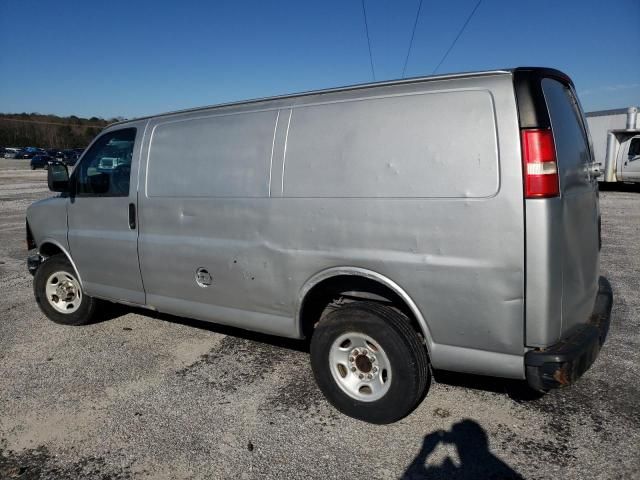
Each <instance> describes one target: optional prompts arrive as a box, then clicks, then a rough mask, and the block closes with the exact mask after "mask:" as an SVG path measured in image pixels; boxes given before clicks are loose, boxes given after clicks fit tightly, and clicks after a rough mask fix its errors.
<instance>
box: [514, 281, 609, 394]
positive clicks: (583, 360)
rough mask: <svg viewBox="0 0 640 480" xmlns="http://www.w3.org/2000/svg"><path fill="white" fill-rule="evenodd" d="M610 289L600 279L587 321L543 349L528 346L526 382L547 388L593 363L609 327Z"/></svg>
mask: <svg viewBox="0 0 640 480" xmlns="http://www.w3.org/2000/svg"><path fill="white" fill-rule="evenodd" d="M612 305H613V292H612V290H611V285H610V284H609V282H608V280H607V279H606V278H604V277H600V279H599V289H598V295H597V297H596V302H595V305H594V308H593V313H592V314H591V317H590V319H589V323H587V324H585V325H583V326H581V327H580V329H579V330H577V331H576V332H574V333H573V334H572V335H570V336H569V337H567V338H565V339H564V340H562V341H560V342H558V343H556V344H555V345H552V346H551V347H548V348H546V349H544V350H531V351H529V352H527V353H526V354H525V357H524V363H525V367H526V376H527V382H528V383H529V386H531V388H533V389H535V390H539V391H546V390H550V389H552V388H558V387H564V386H566V385H570V384H571V383H574V382H575V381H576V380H577V379H578V378H580V377H581V376H582V374H583V373H584V372H586V371H587V370H588V369H589V367H590V366H591V365H592V364H593V362H594V361H595V359H596V358H597V357H598V354H599V353H600V348H601V347H602V345H603V344H604V341H605V339H606V337H607V332H608V331H609V323H610V321H611V306H612Z"/></svg>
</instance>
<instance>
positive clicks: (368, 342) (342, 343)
mask: <svg viewBox="0 0 640 480" xmlns="http://www.w3.org/2000/svg"><path fill="white" fill-rule="evenodd" d="M329 368H330V370H331V375H332V376H333V379H334V380H335V381H336V383H337V384H338V386H339V387H340V388H341V389H342V391H343V392H345V393H346V394H347V395H349V396H350V397H351V398H354V399H356V400H360V401H361V402H373V401H375V400H378V399H380V398H382V397H383V396H384V395H385V394H386V393H387V391H388V390H389V385H390V384H391V364H390V363H389V358H388V357H387V354H386V353H385V351H384V350H383V349H382V347H381V346H380V344H379V343H378V342H376V341H375V340H374V339H373V338H371V337H370V336H368V335H365V334H363V333H356V332H350V333H345V334H343V335H340V336H339V337H338V338H337V339H336V340H335V341H334V342H333V344H332V345H331V350H330V351H329Z"/></svg>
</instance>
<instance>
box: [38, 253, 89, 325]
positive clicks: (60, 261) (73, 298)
mask: <svg viewBox="0 0 640 480" xmlns="http://www.w3.org/2000/svg"><path fill="white" fill-rule="evenodd" d="M33 291H34V294H35V297H36V302H37V303H38V306H39V307H40V310H42V312H43V313H44V314H45V315H46V316H47V317H48V318H49V319H50V320H53V321H54V322H56V323H61V324H64V325H84V324H86V323H89V322H90V321H91V318H92V317H93V314H94V312H95V308H96V300H95V299H93V298H92V297H90V296H88V295H85V294H84V292H83V291H82V287H81V285H80V281H79V280H78V278H77V275H76V273H75V270H74V269H73V267H72V266H71V263H70V262H69V260H68V259H67V257H66V256H64V255H63V254H58V255H53V256H52V257H49V258H48V259H47V260H45V262H44V263H43V264H42V265H40V267H39V268H38V270H37V271H36V274H35V277H34V279H33Z"/></svg>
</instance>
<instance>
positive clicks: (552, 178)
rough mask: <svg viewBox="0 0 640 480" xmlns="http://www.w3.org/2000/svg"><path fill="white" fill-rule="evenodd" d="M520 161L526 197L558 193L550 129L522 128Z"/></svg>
mask: <svg viewBox="0 0 640 480" xmlns="http://www.w3.org/2000/svg"><path fill="white" fill-rule="evenodd" d="M522 161H523V168H524V196H525V197H526V198H549V197H557V196H558V195H560V186H559V178H558V162H557V161H556V148H555V145H554V143H553V133H552V132H551V130H540V129H526V130H522Z"/></svg>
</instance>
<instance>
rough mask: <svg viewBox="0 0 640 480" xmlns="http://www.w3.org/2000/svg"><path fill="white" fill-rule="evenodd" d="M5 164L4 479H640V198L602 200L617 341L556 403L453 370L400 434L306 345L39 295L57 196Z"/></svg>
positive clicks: (1, 212)
mask: <svg viewBox="0 0 640 480" xmlns="http://www.w3.org/2000/svg"><path fill="white" fill-rule="evenodd" d="M26 165H28V160H0V280H1V285H2V293H3V295H2V302H1V303H0V478H7V477H8V478H14V477H15V478H86V479H94V478H95V479H98V478H100V479H108V478H129V477H141V478H187V477H199V478H278V479H282V478H309V477H311V478H350V479H357V478H403V477H404V478H430V479H431V478H434V479H435V478H443V479H449V478H473V479H476V478H478V479H480V478H565V479H579V478H611V479H614V478H615V479H618V478H639V477H640V449H639V448H638V446H639V445H640V369H639V367H640V331H639V327H640V295H639V294H638V292H639V291H640V268H639V266H640V192H639V191H630V190H628V189H627V190H628V191H607V192H603V193H602V194H601V199H602V203H601V205H602V211H603V239H604V246H603V251H602V273H603V274H604V275H606V276H607V277H608V278H609V279H610V281H611V284H612V285H613V288H614V294H615V304H614V310H613V317H612V326H611V330H610V334H609V339H608V341H607V343H606V345H605V347H604V350H603V352H602V354H601V356H600V358H599V359H598V361H597V362H596V364H595V365H594V366H593V367H592V369H591V370H590V371H589V372H587V374H586V375H585V376H584V377H583V378H582V379H581V380H580V382H579V383H578V384H576V385H574V386H573V387H571V388H568V389H565V390H562V391H556V392H552V393H550V394H548V395H546V396H544V397H542V398H530V397H528V396H526V395H523V392H522V390H521V389H520V388H519V385H517V384H513V383H509V382H503V381H500V380H497V379H483V378H477V377H471V376H461V375H444V374H439V375H438V376H437V377H436V381H435V382H434V384H433V385H432V386H431V391H430V393H429V395H428V396H427V398H426V399H425V401H424V402H423V403H422V405H421V406H420V407H419V408H418V409H417V410H416V411H415V412H414V413H413V414H412V415H410V416H409V417H408V418H406V419H404V420H402V421H401V422H398V423H396V424H394V425H390V426H373V425H368V424H365V423H361V422H358V421H356V420H352V419H350V418H347V417H344V416H342V415H340V414H339V413H337V412H336V411H335V410H334V409H333V408H332V407H331V406H329V404H328V403H327V402H326V401H325V400H324V399H323V397H322V395H321V394H320V392H319V391H318V389H317V388H316V386H315V383H314V381H313V378H312V374H311V370H310V368H309V364H308V353H307V351H306V345H305V344H303V343H297V342H288V341H282V340H279V339H276V338H272V337H266V336H260V335H254V334H250V333H246V332H242V331H239V330H233V329H228V328H222V327H216V326H210V325H206V324H203V323H200V322H195V321H188V320H185V319H179V318H175V317H168V316H162V315H152V314H150V313H148V312H144V311H133V310H131V309H126V308H121V309H116V310H114V311H113V312H112V314H111V315H110V317H111V318H108V319H107V320H105V321H102V322H100V323H96V324H93V325H89V326H86V327H64V326H60V325H56V324H54V323H52V322H50V321H48V320H47V319H46V318H45V317H44V316H43V315H42V314H41V313H40V311H39V310H38V308H37V307H36V305H35V302H34V300H33V295H32V290H31V276H30V275H29V274H28V273H27V270H26V266H25V254H26V252H25V241H24V236H25V232H24V215H25V209H26V207H27V206H28V205H29V204H30V203H31V202H33V201H34V200H37V199H39V198H44V197H46V196H48V195H49V192H48V191H47V190H46V182H45V178H46V177H45V173H44V172H43V171H36V172H31V171H29V170H28V169H27V168H26Z"/></svg>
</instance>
